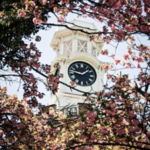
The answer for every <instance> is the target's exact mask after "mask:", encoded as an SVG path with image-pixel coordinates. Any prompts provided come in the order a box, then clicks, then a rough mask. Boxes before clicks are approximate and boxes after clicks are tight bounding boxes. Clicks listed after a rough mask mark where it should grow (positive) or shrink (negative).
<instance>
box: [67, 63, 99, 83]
mask: <svg viewBox="0 0 150 150" xmlns="http://www.w3.org/2000/svg"><path fill="white" fill-rule="evenodd" d="M68 75H69V77H70V79H71V80H72V81H75V82H76V84H77V85H80V86H90V85H92V84H93V83H94V82H95V80H96V72H95V70H94V68H93V67H92V66H90V65H89V64H87V63H85V62H81V61H77V62H74V63H72V64H71V65H70V66H69V68H68Z"/></svg>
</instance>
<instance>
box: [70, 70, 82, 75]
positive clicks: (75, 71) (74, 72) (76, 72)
mask: <svg viewBox="0 0 150 150" xmlns="http://www.w3.org/2000/svg"><path fill="white" fill-rule="evenodd" d="M71 71H72V72H74V73H77V74H80V75H82V73H81V72H78V71H74V70H71Z"/></svg>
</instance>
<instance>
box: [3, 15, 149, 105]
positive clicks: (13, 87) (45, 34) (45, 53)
mask: <svg viewBox="0 0 150 150" xmlns="http://www.w3.org/2000/svg"><path fill="white" fill-rule="evenodd" d="M73 19H78V20H83V21H87V22H91V23H94V24H95V25H96V26H97V28H98V29H101V27H102V25H101V24H100V23H99V22H98V21H94V20H93V19H90V18H82V17H80V18H78V17H77V15H72V14H71V15H69V16H68V17H67V18H66V20H67V21H71V20H73ZM48 22H49V23H58V22H57V19H56V18H55V17H53V16H52V18H50V19H49V20H48ZM56 28H57V27H51V28H50V29H49V30H46V31H40V32H39V33H38V34H37V35H39V36H41V38H42V39H41V42H37V43H36V46H37V47H38V49H39V50H40V51H41V52H42V56H41V58H40V62H42V63H43V64H51V62H52V61H53V60H54V59H55V57H56V53H55V52H54V51H53V49H52V48H51V47H50V43H51V40H52V37H53V35H54V33H55V30H56ZM139 38H140V36H139ZM141 39H142V40H141V41H140V42H142V43H143V44H146V45H149V43H148V42H147V40H146V38H145V37H141ZM34 42H35V41H34ZM140 42H139V43H140ZM112 44H113V45H114V46H116V45H117V43H115V42H114V43H112ZM126 46H127V45H126V43H125V42H124V43H123V42H122V43H120V44H119V45H118V48H117V51H116V57H117V58H118V59H122V58H123V57H122V56H123V54H124V53H126V52H127V50H126ZM103 49H108V50H109V52H110V54H111V53H112V54H113V53H114V52H115V48H114V47H113V46H112V45H110V44H105V45H104V47H103ZM98 59H99V60H101V61H104V62H110V63H113V60H112V59H111V58H108V57H107V56H102V55H101V56H99V57H98ZM122 72H124V73H127V74H130V76H131V77H134V76H135V74H137V72H139V70H134V71H133V70H131V69H128V70H122ZM105 80H106V77H105V79H104V81H105ZM0 84H1V86H2V87H3V86H7V90H8V94H9V95H13V94H16V95H17V96H18V98H19V99H20V100H21V99H22V94H23V90H22V87H21V86H19V84H18V83H13V84H12V83H11V84H10V83H8V82H7V83H6V82H2V81H0ZM39 90H40V91H41V92H43V93H45V96H44V98H43V99H42V100H40V101H39V102H41V103H42V104H45V105H47V104H49V103H50V95H51V92H49V91H46V88H45V86H44V85H42V84H39Z"/></svg>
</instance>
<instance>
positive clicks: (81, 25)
mask: <svg viewBox="0 0 150 150" xmlns="http://www.w3.org/2000/svg"><path fill="white" fill-rule="evenodd" d="M65 25H67V26H69V27H73V28H75V29H84V30H85V31H88V32H93V31H94V32H96V31H98V28H97V27H96V26H95V24H94V23H90V22H85V21H81V20H77V19H74V20H72V21H69V23H66V24H65ZM63 29H66V28H65V27H57V28H56V32H57V31H60V30H63ZM88 29H89V30H88Z"/></svg>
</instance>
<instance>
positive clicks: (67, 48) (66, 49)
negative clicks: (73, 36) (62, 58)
mask: <svg viewBox="0 0 150 150" xmlns="http://www.w3.org/2000/svg"><path fill="white" fill-rule="evenodd" d="M71 52H72V41H67V42H64V54H66V55H70V54H71Z"/></svg>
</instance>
